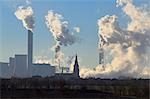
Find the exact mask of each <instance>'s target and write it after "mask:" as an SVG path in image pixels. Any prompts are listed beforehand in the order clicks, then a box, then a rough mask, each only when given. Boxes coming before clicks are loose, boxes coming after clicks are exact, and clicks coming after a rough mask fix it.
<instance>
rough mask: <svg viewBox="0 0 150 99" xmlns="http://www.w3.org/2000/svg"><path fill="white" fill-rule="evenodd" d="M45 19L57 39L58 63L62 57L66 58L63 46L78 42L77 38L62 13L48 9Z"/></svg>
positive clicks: (56, 52)
mask: <svg viewBox="0 0 150 99" xmlns="http://www.w3.org/2000/svg"><path fill="white" fill-rule="evenodd" d="M45 19H46V25H47V27H48V29H49V31H50V32H51V33H52V34H53V37H54V39H55V41H56V45H55V46H54V50H55V63H56V64H57V65H58V64H60V62H61V61H62V59H64V54H63V53H62V52H61V46H68V45H72V44H74V43H75V42H76V40H77V38H76V36H75V35H74V34H73V33H72V32H70V31H69V28H68V22H67V21H64V19H63V17H62V15H60V14H58V13H55V12H54V11H48V14H47V15H46V16H45Z"/></svg>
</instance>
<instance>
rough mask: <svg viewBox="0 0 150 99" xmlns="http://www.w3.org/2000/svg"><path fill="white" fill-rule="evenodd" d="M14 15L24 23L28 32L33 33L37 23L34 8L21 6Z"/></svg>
mask: <svg viewBox="0 0 150 99" xmlns="http://www.w3.org/2000/svg"><path fill="white" fill-rule="evenodd" d="M14 14H15V16H16V17H17V18H18V19H19V20H21V21H22V23H23V26H24V27H25V28H26V29H27V30H31V31H33V28H34V23H35V22H34V17H33V10H32V7H30V6H28V7H23V6H20V7H18V9H17V10H16V12H15V13H14Z"/></svg>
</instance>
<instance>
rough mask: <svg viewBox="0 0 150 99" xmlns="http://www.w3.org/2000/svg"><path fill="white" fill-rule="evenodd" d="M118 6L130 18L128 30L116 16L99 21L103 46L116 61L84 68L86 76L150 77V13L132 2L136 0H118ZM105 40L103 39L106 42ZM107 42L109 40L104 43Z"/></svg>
mask: <svg viewBox="0 0 150 99" xmlns="http://www.w3.org/2000/svg"><path fill="white" fill-rule="evenodd" d="M117 6H121V7H123V8H122V9H123V12H124V13H125V14H126V15H127V16H128V17H129V18H130V20H131V21H130V22H129V23H128V26H127V28H126V29H123V28H121V27H120V26H119V24H118V17H117V16H116V15H112V16H109V15H106V16H104V17H102V18H100V19H99V20H98V26H99V32H98V35H99V39H100V40H99V45H100V44H101V43H103V44H101V45H103V46H100V47H101V48H103V49H104V51H107V52H109V53H107V54H108V55H109V54H111V55H112V57H113V58H112V60H111V61H110V62H109V63H107V64H106V67H105V70H103V69H102V66H97V67H96V68H95V69H81V72H80V75H81V76H82V77H91V76H94V77H102V78H103V77H105V78H118V77H121V76H124V77H135V78H137V77H143V78H147V77H148V78H149V77H150V74H149V72H150V63H149V60H150V52H149V51H148V50H149V49H150V14H149V12H147V11H146V10H144V9H141V8H139V7H136V6H135V5H133V4H132V0H117ZM102 41H103V42H102ZM104 41H105V42H107V43H104Z"/></svg>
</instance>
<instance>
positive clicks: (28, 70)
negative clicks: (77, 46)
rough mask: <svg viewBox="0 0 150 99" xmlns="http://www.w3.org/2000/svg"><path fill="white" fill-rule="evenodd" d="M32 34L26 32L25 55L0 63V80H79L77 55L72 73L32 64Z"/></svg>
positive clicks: (44, 65)
mask: <svg viewBox="0 0 150 99" xmlns="http://www.w3.org/2000/svg"><path fill="white" fill-rule="evenodd" d="M32 56H33V33H32V31H30V30H28V52H27V55H22V54H19V55H15V56H14V57H10V58H9V62H8V63H6V62H0V78H11V77H18V78H29V77H35V76H36V77H37V76H40V77H52V76H53V77H56V78H64V79H72V78H79V65H78V60H77V55H76V59H75V64H74V70H73V73H63V72H62V73H56V71H55V70H56V69H55V66H52V65H51V64H39V63H33V61H32V59H33V58H32Z"/></svg>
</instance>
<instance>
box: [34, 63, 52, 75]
mask: <svg viewBox="0 0 150 99" xmlns="http://www.w3.org/2000/svg"><path fill="white" fill-rule="evenodd" d="M32 66H33V67H32V76H41V77H49V76H54V75H55V67H54V66H51V65H50V64H33V65H32Z"/></svg>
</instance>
